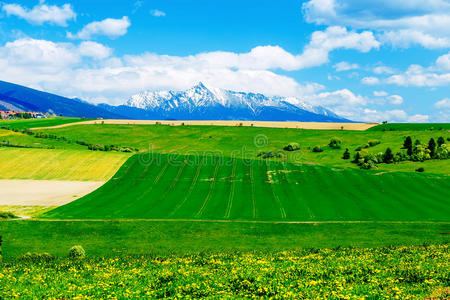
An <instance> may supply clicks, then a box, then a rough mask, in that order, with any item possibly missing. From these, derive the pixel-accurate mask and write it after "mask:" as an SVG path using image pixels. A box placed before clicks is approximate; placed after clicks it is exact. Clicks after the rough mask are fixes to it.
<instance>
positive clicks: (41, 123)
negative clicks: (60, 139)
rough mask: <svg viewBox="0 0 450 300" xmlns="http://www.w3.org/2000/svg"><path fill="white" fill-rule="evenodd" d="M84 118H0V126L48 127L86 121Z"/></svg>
mask: <svg viewBox="0 0 450 300" xmlns="http://www.w3.org/2000/svg"><path fill="white" fill-rule="evenodd" d="M87 120H89V119H84V118H67V117H53V118H48V119H28V120H22V119H17V120H0V126H9V127H11V128H18V129H25V128H35V127H50V126H58V125H63V124H69V123H76V122H81V121H87Z"/></svg>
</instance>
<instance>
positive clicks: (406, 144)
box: [403, 136, 413, 156]
mask: <svg viewBox="0 0 450 300" xmlns="http://www.w3.org/2000/svg"><path fill="white" fill-rule="evenodd" d="M403 149H406V154H408V155H409V156H411V155H412V154H413V144H412V139H411V137H410V136H408V137H406V139H405V141H404V142H403Z"/></svg>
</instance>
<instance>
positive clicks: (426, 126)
mask: <svg viewBox="0 0 450 300" xmlns="http://www.w3.org/2000/svg"><path fill="white" fill-rule="evenodd" d="M449 129H450V124H449V123H392V124H391V123H388V124H381V125H378V126H374V127H371V128H369V129H367V130H366V131H385V130H386V131H392V130H394V131H423V130H429V131H448V130H449Z"/></svg>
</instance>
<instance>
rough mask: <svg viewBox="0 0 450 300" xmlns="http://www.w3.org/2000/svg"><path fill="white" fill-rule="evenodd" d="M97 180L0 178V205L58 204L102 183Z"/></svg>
mask: <svg viewBox="0 0 450 300" xmlns="http://www.w3.org/2000/svg"><path fill="white" fill-rule="evenodd" d="M103 183H104V182H97V181H94V182H92V181H86V182H85V181H56V180H0V205H22V206H32V205H39V206H58V205H64V204H66V203H69V202H72V201H74V200H76V199H78V198H80V197H82V196H84V195H86V194H88V193H90V192H92V191H94V190H96V189H97V188H99V187H100V186H101V185H103Z"/></svg>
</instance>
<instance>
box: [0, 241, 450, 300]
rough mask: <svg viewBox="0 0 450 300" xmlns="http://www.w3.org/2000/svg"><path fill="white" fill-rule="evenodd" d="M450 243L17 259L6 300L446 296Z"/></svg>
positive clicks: (5, 285) (9, 272)
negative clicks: (94, 257)
mask: <svg viewBox="0 0 450 300" xmlns="http://www.w3.org/2000/svg"><path fill="white" fill-rule="evenodd" d="M449 261H450V253H449V246H448V245H442V246H420V247H398V248H397V247H396V248H378V249H345V248H344V249H332V250H330V249H323V250H315V249H308V250H297V251H290V252H286V251H283V252H270V253H261V252H256V253H255V252H252V253H236V252H234V253H218V254H209V253H206V254H205V253H200V254H194V255H189V256H182V257H179V256H170V255H169V256H145V257H124V258H121V259H120V260H119V259H114V258H110V259H87V260H83V261H70V260H68V259H65V260H61V259H60V260H50V261H43V260H41V261H38V260H36V261H29V260H16V261H12V262H8V263H5V264H4V266H3V267H2V268H1V273H0V297H1V298H5V299H10V298H20V299H28V298H38V299H47V298H51V299H87V298H93V299H107V298H113V299H129V298H136V299H138V298H139V299H147V298H150V299H153V298H155V299H157V298H164V299H166V298H167V299H172V298H177V299H181V298H182V299H184V298H194V299H197V298H208V299H209V298H211V299H217V298H220V299H244V298H245V299H246V298H255V297H257V298H264V299H265V298H273V299H294V298H295V299H328V298H330V299H366V298H368V299H416V298H420V299H422V298H424V299H447V298H448V297H449V296H450V291H449V289H448V282H449V280H450V278H449V272H448V269H449V268H450V263H449Z"/></svg>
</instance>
